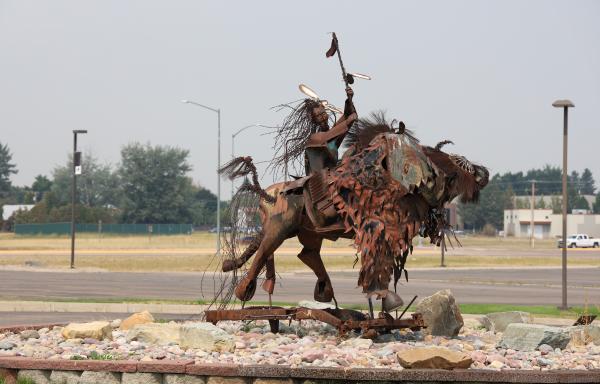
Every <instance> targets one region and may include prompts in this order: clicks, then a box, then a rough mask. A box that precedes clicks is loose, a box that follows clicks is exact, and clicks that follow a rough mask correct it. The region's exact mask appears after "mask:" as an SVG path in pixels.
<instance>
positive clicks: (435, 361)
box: [396, 347, 473, 369]
mask: <svg viewBox="0 0 600 384" xmlns="http://www.w3.org/2000/svg"><path fill="white" fill-rule="evenodd" d="M396 356H397V357H398V361H399V362H400V365H402V367H404V368H414V369H419V368H421V369H423V368H425V369H455V368H469V367H470V366H471V363H473V360H472V359H471V357H470V356H469V355H467V354H465V353H462V352H456V351H451V350H450V349H448V348H441V347H426V348H411V349H407V350H405V351H400V352H398V353H397V354H396Z"/></svg>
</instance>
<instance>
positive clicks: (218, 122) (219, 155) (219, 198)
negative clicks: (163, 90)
mask: <svg viewBox="0 0 600 384" xmlns="http://www.w3.org/2000/svg"><path fill="white" fill-rule="evenodd" d="M181 102H182V103H185V104H191V105H195V106H197V107H202V108H204V109H208V110H209V111H213V112H215V113H216V114H217V255H220V254H221V178H220V177H219V168H220V167H221V109H219V108H217V109H215V108H211V107H207V106H206V105H202V104H200V103H197V102H195V101H191V100H181Z"/></svg>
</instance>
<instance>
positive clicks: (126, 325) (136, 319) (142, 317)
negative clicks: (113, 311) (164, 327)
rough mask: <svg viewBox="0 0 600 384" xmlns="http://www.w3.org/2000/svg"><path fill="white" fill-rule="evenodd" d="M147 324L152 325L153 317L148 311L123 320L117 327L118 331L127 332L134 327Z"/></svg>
mask: <svg viewBox="0 0 600 384" xmlns="http://www.w3.org/2000/svg"><path fill="white" fill-rule="evenodd" d="M147 323H154V317H153V316H152V314H151V313H150V312H148V311H143V312H138V313H134V314H133V315H131V316H129V317H128V318H126V319H125V320H123V321H122V322H121V325H120V326H119V329H120V330H122V331H127V330H129V329H131V328H132V327H133V326H134V325H138V324H147Z"/></svg>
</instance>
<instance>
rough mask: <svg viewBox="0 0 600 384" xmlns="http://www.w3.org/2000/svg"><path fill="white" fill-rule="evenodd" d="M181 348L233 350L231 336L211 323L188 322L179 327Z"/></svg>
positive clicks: (233, 343)
mask: <svg viewBox="0 0 600 384" xmlns="http://www.w3.org/2000/svg"><path fill="white" fill-rule="evenodd" d="M179 345H180V346H181V348H184V349H187V348H198V349H203V350H205V351H218V352H233V350H234V349H235V341H234V338H233V336H231V335H230V334H228V333H227V332H225V331H224V330H222V329H221V328H219V327H217V326H215V325H213V324H211V323H204V322H198V323H188V324H184V325H183V326H182V327H181V342H180V343H179Z"/></svg>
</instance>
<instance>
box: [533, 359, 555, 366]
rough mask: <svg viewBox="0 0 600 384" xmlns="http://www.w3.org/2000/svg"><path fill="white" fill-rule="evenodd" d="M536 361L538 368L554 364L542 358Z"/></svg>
mask: <svg viewBox="0 0 600 384" xmlns="http://www.w3.org/2000/svg"><path fill="white" fill-rule="evenodd" d="M536 360H537V363H538V365H539V366H540V367H547V366H550V365H552V364H553V363H554V362H553V361H552V360H550V359H546V358H544V357H538V358H537V359H536Z"/></svg>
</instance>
